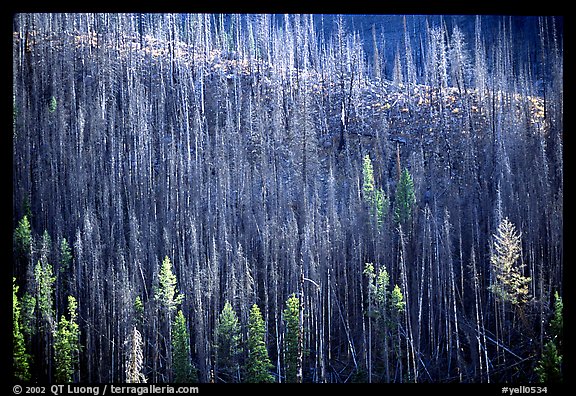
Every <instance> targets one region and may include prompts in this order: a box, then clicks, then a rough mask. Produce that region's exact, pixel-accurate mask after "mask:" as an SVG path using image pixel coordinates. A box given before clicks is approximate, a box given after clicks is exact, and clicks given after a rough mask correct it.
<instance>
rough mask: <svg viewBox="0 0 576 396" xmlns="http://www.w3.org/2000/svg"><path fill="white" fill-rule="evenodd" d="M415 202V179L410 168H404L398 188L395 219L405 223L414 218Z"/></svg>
mask: <svg viewBox="0 0 576 396" xmlns="http://www.w3.org/2000/svg"><path fill="white" fill-rule="evenodd" d="M415 204H416V195H415V193H414V181H413V180H412V175H411V174H410V172H408V169H404V171H402V174H401V176H400V181H399V182H398V187H397V188H396V197H395V201H394V220H395V221H396V222H397V223H399V224H405V223H406V222H407V221H408V220H410V219H411V218H412V210H413V208H414V205H415Z"/></svg>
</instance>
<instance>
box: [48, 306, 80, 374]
mask: <svg viewBox="0 0 576 396" xmlns="http://www.w3.org/2000/svg"><path fill="white" fill-rule="evenodd" d="M76 309H77V304H76V299H75V298H74V297H73V296H68V316H69V317H70V319H66V317H65V316H64V315H62V317H61V318H60V322H59V323H58V327H57V330H56V332H55V334H54V361H55V363H56V374H55V380H56V382H60V383H63V382H72V379H73V376H74V371H75V366H76V365H77V362H78V354H79V353H80V328H79V327H78V323H77V321H76V317H77V313H76Z"/></svg>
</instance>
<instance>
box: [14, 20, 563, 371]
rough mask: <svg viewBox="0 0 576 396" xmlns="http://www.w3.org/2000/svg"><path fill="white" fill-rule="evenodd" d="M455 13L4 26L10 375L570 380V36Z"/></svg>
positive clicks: (539, 24) (545, 26) (550, 27)
mask: <svg viewBox="0 0 576 396" xmlns="http://www.w3.org/2000/svg"><path fill="white" fill-rule="evenodd" d="M398 18H402V17H398ZM468 18H471V19H469V21H471V25H469V26H473V28H472V29H460V27H459V25H458V24H457V23H452V24H447V23H444V22H443V19H442V18H436V17H435V18H430V20H429V21H428V20H425V21H424V22H425V23H424V24H423V25H421V26H420V27H419V29H418V30H415V29H412V30H411V29H408V28H407V26H412V25H407V23H406V20H405V19H404V23H403V26H404V31H403V34H400V35H399V36H394V37H387V36H386V35H385V34H384V31H383V30H382V29H380V27H379V26H378V25H377V24H376V23H375V24H373V25H372V29H371V30H370V31H369V32H368V33H366V34H360V33H359V31H357V30H355V29H354V28H353V27H351V26H350V25H348V24H346V23H345V18H343V17H342V16H314V17H313V16H310V15H285V16H278V15H231V16H230V15H227V16H224V15H210V14H200V15H173V14H163V15H155V14H17V15H15V16H14V21H13V68H14V70H13V76H14V77H13V92H14V96H13V100H14V103H13V124H14V125H13V132H12V137H13V230H14V234H13V243H14V245H13V252H14V254H13V265H12V268H13V276H14V286H13V299H14V303H13V312H14V314H13V322H14V327H13V329H14V331H13V340H14V342H13V345H14V348H13V356H14V367H13V375H14V378H17V379H19V380H33V381H61V382H65V381H82V382H146V381H149V382H175V381H178V382H180V381H184V382H189V381H199V382H210V381H215V382H270V381H273V382H301V381H303V382H353V381H357V382H451V381H464V382H499V381H506V382H513V381H521V382H534V381H538V380H548V379H551V378H552V379H558V378H561V369H562V367H561V364H562V363H561V362H562V359H561V353H562V346H561V343H560V341H559V340H560V336H559V334H560V333H561V330H560V329H559V328H558V327H559V326H560V327H561V323H562V322H561V309H560V308H559V305H558V302H559V301H560V302H561V296H562V294H563V290H562V281H563V279H562V266H563V261H562V260H563V250H562V249H563V245H562V241H563V216H562V211H563V208H562V203H563V157H562V147H563V43H562V30H561V26H559V25H558V18H552V17H540V18H538V17H534V18H532V19H530V22H531V23H532V26H533V27H535V29H536V31H537V35H536V39H535V40H533V41H531V42H530V51H518V48H519V45H518V40H519V39H518V37H523V36H522V31H518V25H517V24H516V23H515V22H514V18H511V17H499V18H491V19H490V21H491V23H490V24H489V25H487V19H485V18H483V17H473V16H472V17H468ZM328 26H329V27H330V29H327V27H328ZM448 26H450V27H448ZM488 37H489V38H490V39H488ZM494 37H496V38H498V39H497V40H493V39H492V38H494ZM367 43H370V44H371V48H372V51H371V52H370V53H367V52H365V48H366V44H367ZM390 48H395V49H396V51H394V57H392V58H390V57H389V56H388V54H389V52H390V51H389V49H390ZM522 48H524V47H522ZM524 55H526V56H524ZM555 295H556V298H554V296H555ZM554 303H556V308H555V306H554ZM555 312H556V313H555ZM559 312H560V313H559ZM550 322H551V324H550V325H548V324H549V323H550ZM558 323H560V325H558Z"/></svg>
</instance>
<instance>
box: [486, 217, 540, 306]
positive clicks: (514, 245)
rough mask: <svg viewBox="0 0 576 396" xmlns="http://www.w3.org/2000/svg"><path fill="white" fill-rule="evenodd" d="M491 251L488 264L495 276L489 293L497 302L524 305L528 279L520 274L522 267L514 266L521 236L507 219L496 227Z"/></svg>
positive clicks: (520, 247)
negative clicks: (490, 265) (493, 295)
mask: <svg viewBox="0 0 576 396" xmlns="http://www.w3.org/2000/svg"><path fill="white" fill-rule="evenodd" d="M493 249H494V251H493V253H492V255H491V256H490V263H491V264H492V269H493V271H494V273H495V275H496V276H495V279H494V281H493V283H492V285H490V291H491V292H492V293H494V294H495V296H496V298H498V299H499V300H503V301H507V302H510V303H511V304H512V305H518V304H523V303H525V302H526V301H527V300H528V284H529V282H530V278H529V277H525V276H523V275H522V274H521V270H522V267H524V265H516V262H517V261H518V259H519V258H520V252H521V249H522V240H521V235H520V234H518V232H517V231H516V227H515V226H514V224H512V223H511V222H510V221H509V220H508V219H507V218H504V219H503V220H502V221H501V222H500V225H499V226H498V230H497V232H496V234H495V235H494V244H493Z"/></svg>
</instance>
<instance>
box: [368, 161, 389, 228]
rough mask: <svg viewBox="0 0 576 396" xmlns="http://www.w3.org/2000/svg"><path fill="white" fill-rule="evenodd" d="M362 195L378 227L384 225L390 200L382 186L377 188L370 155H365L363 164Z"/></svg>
mask: <svg viewBox="0 0 576 396" xmlns="http://www.w3.org/2000/svg"><path fill="white" fill-rule="evenodd" d="M362 195H363V197H364V202H365V203H366V206H367V207H368V212H369V213H370V218H371V219H372V220H373V221H374V222H375V223H376V225H377V227H378V228H380V227H382V224H383V223H384V218H385V217H386V213H387V212H388V205H389V200H388V197H386V194H384V191H383V190H382V189H381V188H377V187H376V184H375V180H374V167H373V165H372V160H371V159H370V155H368V154H366V155H365V156H364V160H363V164H362Z"/></svg>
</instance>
